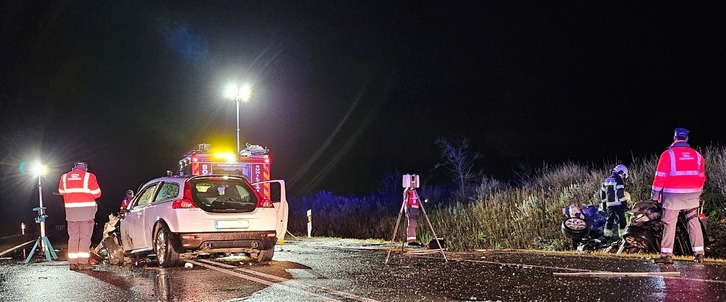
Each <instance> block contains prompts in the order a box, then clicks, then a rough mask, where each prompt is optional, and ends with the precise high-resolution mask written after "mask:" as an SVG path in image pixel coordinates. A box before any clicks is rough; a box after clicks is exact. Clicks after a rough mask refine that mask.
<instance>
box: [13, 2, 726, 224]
mask: <svg viewBox="0 0 726 302" xmlns="http://www.w3.org/2000/svg"><path fill="white" fill-rule="evenodd" d="M716 6H718V5H707V4H703V5H701V4H693V3H691V4H688V5H674V6H667V5H660V6H657V7H651V6H648V5H640V4H633V3H629V4H627V5H607V4H600V3H577V4H571V5H562V6H556V5H551V4H547V3H530V4H523V3H481V2H457V3H453V4H452V3H438V2H427V1H424V2H416V3H407V2H404V1H402V2H386V3H385V4H376V3H356V4H350V3H336V2H330V3H318V2H316V3H314V4H310V3H306V2H293V3H287V2H269V1H260V2H257V1H242V2H234V3H232V2H223V3H214V4H205V5H200V4H199V3H197V2H178V1H175V2H167V1H158V2H153V3H149V2H145V1H138V2H136V1H132V2H123V3H117V2H114V3H103V4H101V3H84V4H78V3H76V2H73V1H59V2H54V3H52V4H45V3H40V4H39V3H27V2H25V1H7V2H4V3H3V4H0V22H1V23H0V24H2V25H1V26H2V31H1V32H2V34H0V104H2V109H3V112H6V115H5V118H4V119H2V120H1V121H0V123H2V136H1V137H2V142H3V144H2V147H1V148H0V150H1V151H0V157H1V163H2V170H1V171H0V173H2V180H3V184H4V189H3V192H4V194H3V196H5V197H3V198H2V200H0V202H2V203H3V204H4V205H5V207H4V209H5V210H3V211H2V215H1V216H2V218H3V219H2V220H3V221H10V220H15V219H18V218H19V217H26V218H28V217H29V219H32V216H31V215H32V212H31V209H32V208H33V207H34V206H37V188H35V187H34V180H33V178H32V177H29V175H24V174H21V173H19V171H18V166H19V165H20V163H21V162H32V161H34V160H38V159H40V160H42V161H43V162H44V163H46V164H48V165H50V166H51V168H52V171H51V172H50V173H49V174H48V176H46V178H44V187H45V190H44V192H45V193H44V194H45V195H47V196H48V198H47V199H48V201H47V202H48V203H51V202H53V203H59V202H60V201H59V200H60V199H59V197H58V196H53V195H52V194H51V192H53V191H54V190H55V186H57V180H58V177H60V174H62V173H64V172H66V171H67V170H69V169H70V168H71V165H72V163H73V162H74V161H78V160H82V161H86V162H88V163H89V165H90V167H89V170H90V171H91V172H93V173H95V174H96V175H97V176H98V179H99V183H100V184H101V188H102V190H103V196H102V197H101V199H100V200H99V201H100V203H103V204H113V205H114V207H115V206H116V205H117V204H118V203H120V201H121V198H122V197H123V193H124V192H125V191H126V190H127V189H133V190H136V189H137V188H138V186H139V185H140V184H141V183H143V182H145V181H147V180H149V179H151V178H154V177H157V176H161V175H164V174H165V171H167V170H174V169H176V165H177V161H178V159H179V157H180V156H181V154H183V153H184V152H186V151H188V150H190V149H193V148H195V147H196V145H197V144H199V143H211V144H212V145H213V147H216V148H226V149H228V150H233V148H234V145H235V106H234V102H232V101H229V100H226V99H225V98H224V97H223V95H222V92H223V89H224V87H225V86H226V85H227V84H228V83H229V82H232V81H235V82H237V83H242V82H248V83H251V85H252V86H253V95H252V98H251V100H250V102H248V103H244V104H242V106H241V111H240V123H241V127H240V128H241V131H240V132H241V142H242V144H244V143H245V142H249V143H251V144H259V145H263V146H266V147H268V148H269V149H270V151H271V155H272V160H273V166H272V177H273V178H283V179H286V180H287V181H288V194H289V195H290V196H302V195H307V194H313V193H315V192H317V191H321V190H326V191H332V192H333V193H335V194H368V193H372V192H376V191H378V190H379V189H380V186H381V184H382V182H383V179H384V177H385V175H386V173H390V172H392V171H400V172H402V173H418V174H421V175H422V176H424V177H427V176H430V175H431V174H433V179H434V181H435V184H441V185H446V184H447V182H446V180H447V179H446V177H445V176H443V171H441V170H434V171H432V168H433V167H434V166H435V164H436V163H437V162H438V161H440V160H441V157H440V151H439V148H438V147H437V146H436V145H435V144H434V141H435V140H436V139H437V138H445V139H448V140H449V141H452V142H455V141H458V140H461V139H464V138H467V139H469V140H470V151H472V152H478V153H481V154H482V156H483V158H482V160H480V161H479V162H478V166H477V167H478V168H480V169H482V171H483V173H484V174H485V175H488V176H491V177H494V178H500V179H507V178H511V177H512V176H513V175H514V172H515V171H518V169H520V167H521V166H525V167H530V168H538V167H540V166H541V165H542V163H543V162H547V163H555V164H556V163H561V162H567V161H578V162H592V163H601V162H615V161H616V160H618V161H623V162H625V163H626V164H627V163H629V162H630V160H631V157H633V156H634V157H641V156H648V155H651V154H657V153H660V152H661V151H663V150H664V148H665V147H666V146H668V144H670V142H671V137H672V131H673V129H674V128H676V127H686V128H688V129H690V130H691V143H693V145H694V146H700V147H703V146H707V145H710V144H714V145H721V144H723V143H724V142H726V131H723V130H722V127H720V126H719V123H718V121H719V120H720V119H721V112H720V110H719V109H720V108H722V107H723V106H722V105H721V104H720V103H721V99H722V98H723V96H724V95H726V94H725V93H724V89H725V87H724V85H723V78H724V76H723V73H724V70H726V68H724V67H726V59H725V58H724V56H723V55H722V54H723V53H725V51H724V50H726V49H725V47H724V41H723V38H722V37H721V36H722V33H723V32H724V23H723V22H721V19H722V17H721V16H720V12H721V11H722V10H721V9H719V8H720V7H716ZM427 174H428V175H427ZM36 180H37V179H36ZM34 188H35V189H34ZM51 189H53V190H51ZM107 206H108V205H107ZM108 207H109V208H111V206H108ZM104 216H105V215H101V214H99V217H101V218H102V219H105V217H104ZM31 221H32V220H31Z"/></svg>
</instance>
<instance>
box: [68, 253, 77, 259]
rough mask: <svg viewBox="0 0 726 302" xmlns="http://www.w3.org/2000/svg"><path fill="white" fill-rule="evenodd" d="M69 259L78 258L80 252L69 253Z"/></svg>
mask: <svg viewBox="0 0 726 302" xmlns="http://www.w3.org/2000/svg"><path fill="white" fill-rule="evenodd" d="M68 259H78V253H68Z"/></svg>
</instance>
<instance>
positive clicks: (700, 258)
mask: <svg viewBox="0 0 726 302" xmlns="http://www.w3.org/2000/svg"><path fill="white" fill-rule="evenodd" d="M704 260H705V257H704V256H703V254H696V257H695V258H694V259H693V262H696V263H703V261H704Z"/></svg>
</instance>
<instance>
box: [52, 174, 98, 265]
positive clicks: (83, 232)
mask: <svg viewBox="0 0 726 302" xmlns="http://www.w3.org/2000/svg"><path fill="white" fill-rule="evenodd" d="M58 192H59V193H60V194H61V195H63V203H64V204H65V210H66V221H67V222H68V262H69V264H70V268H71V270H88V269H93V266H91V265H90V264H89V262H88V260H89V258H90V257H91V253H90V251H91V235H92V233H93V224H94V219H95V217H96V211H97V209H98V206H97V204H96V199H97V198H99V197H101V188H100V187H99V186H98V181H96V175H94V174H93V173H90V172H88V164H86V163H85V162H77V163H75V164H74V166H73V170H71V171H70V172H68V173H66V174H63V175H62V176H61V178H60V182H59V183H58Z"/></svg>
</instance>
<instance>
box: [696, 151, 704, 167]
mask: <svg viewBox="0 0 726 302" xmlns="http://www.w3.org/2000/svg"><path fill="white" fill-rule="evenodd" d="M696 154H698V160H697V161H696V163H698V167H699V168H700V167H701V160H702V158H703V157H702V156H701V153H696Z"/></svg>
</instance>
